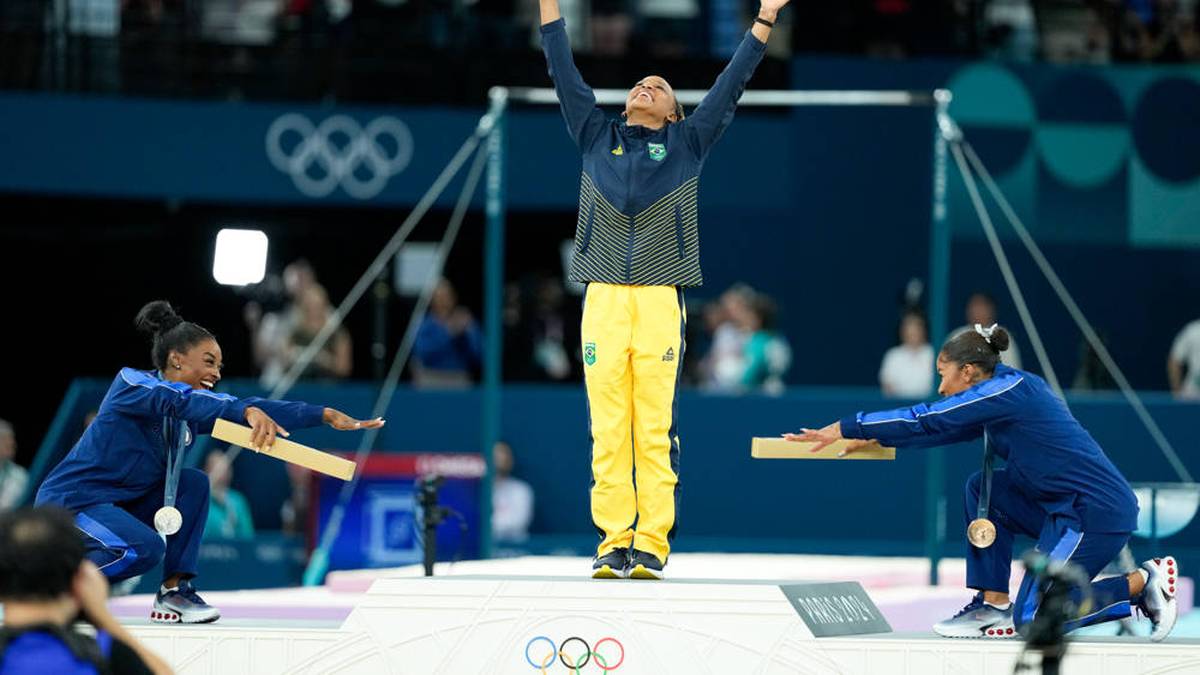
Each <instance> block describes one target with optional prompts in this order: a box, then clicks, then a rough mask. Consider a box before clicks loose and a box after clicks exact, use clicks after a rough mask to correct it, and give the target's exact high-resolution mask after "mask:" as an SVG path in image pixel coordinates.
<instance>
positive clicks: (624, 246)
mask: <svg viewBox="0 0 1200 675" xmlns="http://www.w3.org/2000/svg"><path fill="white" fill-rule="evenodd" d="M542 45H543V49H544V50H545V52H546V60H547V62H548V64H549V67H550V77H551V78H552V79H553V80H554V88H555V91H556V92H557V93H558V100H559V103H560V104H561V106H562V111H563V116H564V117H565V118H566V121H567V128H568V130H569V131H570V133H571V137H572V138H573V139H574V140H575V143H576V144H577V145H578V146H579V149H580V151H581V153H582V155H583V176H582V178H581V180H580V190H579V220H578V224H577V226H576V231H575V253H574V258H573V261H572V264H571V271H570V279H571V280H572V281H578V282H583V283H586V284H587V292H586V294H585V298H584V310H583V355H584V374H585V380H586V383H587V395H588V408H589V416H590V421H591V435H592V491H591V500H592V521H593V522H594V524H595V526H596V529H597V531H598V532H599V534H600V537H601V541H600V545H599V547H598V548H597V554H598V555H605V554H607V553H608V552H610V551H612V550H613V549H615V548H621V547H629V548H636V549H638V550H640V551H645V552H647V553H652V554H654V555H655V556H657V557H658V559H659V560H660V561H662V562H664V563H665V562H666V559H667V555H668V553H670V548H671V545H670V541H671V539H672V538H673V536H674V533H675V521H676V518H675V511H676V507H677V505H678V498H679V435H678V432H677V429H676V420H675V417H676V416H675V400H676V391H677V388H678V384H679V373H680V365H681V363H682V361H683V352H684V341H683V331H684V323H685V321H686V316H685V312H684V306H683V288H685V287H688V286H699V285H700V284H701V283H702V281H703V279H702V276H701V273H700V239H699V228H698V219H697V213H696V210H697V209H696V194H697V188H698V185H699V178H700V170H701V169H702V168H703V166H704V160H705V158H706V157H707V156H708V152H709V150H710V149H711V148H712V146H713V144H715V143H716V141H717V139H719V138H720V137H721V134H722V132H723V131H724V130H725V127H726V126H728V125H729V122H730V121H731V120H732V119H733V112H734V108H735V107H736V105H737V101H738V98H739V97H740V96H741V94H742V91H743V90H744V89H745V86H746V82H747V80H749V79H750V76H751V74H753V72H754V68H755V67H756V66H757V65H758V62H759V61H761V60H762V55H763V51H764V49H765V48H766V45H765V44H764V43H763V42H761V41H759V40H758V38H756V37H754V36H753V35H752V34H750V33H749V32H747V33H746V37H745V38H744V39H743V40H742V44H741V46H740V47H738V49H737V52H736V53H735V54H734V56H733V58H732V60H731V61H730V62H729V65H728V66H727V67H726V69H725V71H724V72H723V73H721V76H720V77H719V78H717V81H716V83H715V84H714V85H713V88H712V89H711V90H710V91H709V92H708V94H707V95H706V96H705V97H704V100H703V101H701V103H700V105H699V106H697V108H696V110H695V112H693V113H692V114H691V115H690V116H688V117H687V118H686V119H685V120H683V121H680V122H677V123H674V124H668V125H666V126H665V127H664V128H662V129H649V128H646V127H642V126H630V125H628V124H625V123H624V122H622V121H620V120H616V119H608V118H606V117H605V115H604V113H603V112H602V111H601V110H600V109H599V108H598V107H596V97H595V95H594V94H593V93H592V90H591V88H590V87H588V85H587V84H586V83H585V82H584V81H583V78H582V77H581V76H580V74H579V71H578V70H577V69H576V67H575V63H574V61H573V59H572V58H571V47H570V45H569V44H568V41H567V33H566V29H565V27H564V24H563V21H562V19H559V20H557V21H553V22H551V23H548V24H545V25H543V26H542Z"/></svg>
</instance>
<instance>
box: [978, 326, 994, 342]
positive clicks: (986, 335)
mask: <svg viewBox="0 0 1200 675" xmlns="http://www.w3.org/2000/svg"><path fill="white" fill-rule="evenodd" d="M996 326H997V324H992V325H991V326H989V327H987V328H984V327H983V324H978V323H977V324H975V332H976V333H979V334H980V335H982V336H983V339H984V340H987V343H988V344H989V345H990V344H992V333H995V332H996Z"/></svg>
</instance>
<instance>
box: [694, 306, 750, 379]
mask: <svg viewBox="0 0 1200 675" xmlns="http://www.w3.org/2000/svg"><path fill="white" fill-rule="evenodd" d="M753 302H754V290H753V289H751V288H750V287H749V286H746V285H745V284H736V285H734V286H733V287H731V288H730V289H729V290H727V291H725V292H724V293H722V294H721V298H720V300H719V301H718V302H717V303H716V304H714V305H712V306H711V308H710V310H709V311H708V312H706V314H705V321H706V322H707V323H708V324H709V325H710V326H712V328H711V331H712V346H711V347H709V350H708V353H707V354H705V355H704V358H703V359H702V360H701V363H700V373H701V377H702V386H703V387H704V388H705V389H710V390H716V391H732V390H737V389H738V388H739V387H740V386H741V380H742V375H743V374H744V373H745V372H746V343H747V342H749V340H750V333H751V331H750V330H749V329H748V326H749V325H750V324H751V323H752V316H751V315H752V314H753Z"/></svg>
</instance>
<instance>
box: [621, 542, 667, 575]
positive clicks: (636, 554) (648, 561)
mask: <svg viewBox="0 0 1200 675" xmlns="http://www.w3.org/2000/svg"><path fill="white" fill-rule="evenodd" d="M629 578H630V579H662V578H663V563H662V561H660V560H659V559H658V556H656V555H654V554H653V553H646V552H645V551H639V550H637V549H636V548H635V549H633V550H632V551H631V552H630V554H629Z"/></svg>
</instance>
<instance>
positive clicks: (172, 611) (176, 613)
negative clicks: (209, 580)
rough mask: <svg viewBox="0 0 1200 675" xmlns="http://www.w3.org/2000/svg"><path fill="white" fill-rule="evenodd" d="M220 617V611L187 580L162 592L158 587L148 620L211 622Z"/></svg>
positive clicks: (155, 621) (160, 621)
mask: <svg viewBox="0 0 1200 675" xmlns="http://www.w3.org/2000/svg"><path fill="white" fill-rule="evenodd" d="M219 618H221V612H219V611H217V608H216V607H212V606H211V605H209V604H208V603H207V602H204V600H202V599H201V598H200V596H199V595H197V594H196V589H194V588H192V584H191V582H189V581H181V582H179V586H178V587H176V588H173V589H171V590H169V591H166V592H164V591H163V590H162V589H161V588H160V589H158V595H156V596H154V609H153V610H152V611H151V612H150V620H151V621H152V622H154V623H212V622H213V621H216V620H217V619H219Z"/></svg>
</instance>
